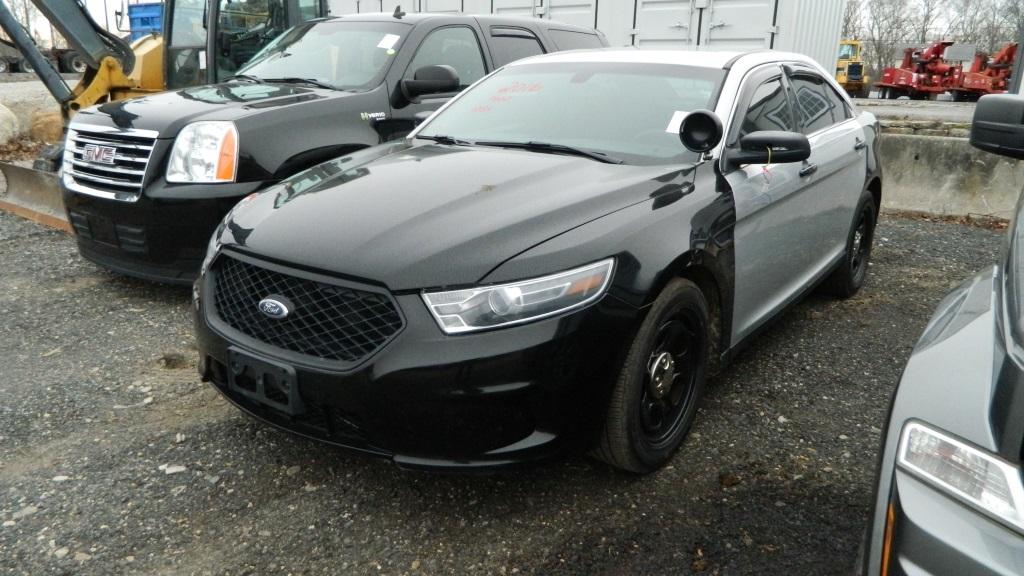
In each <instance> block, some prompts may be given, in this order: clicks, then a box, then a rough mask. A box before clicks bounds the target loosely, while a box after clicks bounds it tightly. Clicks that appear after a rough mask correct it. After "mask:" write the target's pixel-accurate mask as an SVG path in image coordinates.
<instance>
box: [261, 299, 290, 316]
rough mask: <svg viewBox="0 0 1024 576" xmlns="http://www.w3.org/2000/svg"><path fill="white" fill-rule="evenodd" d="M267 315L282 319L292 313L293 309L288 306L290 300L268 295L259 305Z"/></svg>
mask: <svg viewBox="0 0 1024 576" xmlns="http://www.w3.org/2000/svg"><path fill="white" fill-rule="evenodd" d="M257 306H258V307H259V309H260V312H262V313H263V314H264V315H265V316H268V317H270V318H273V319H275V320H280V319H282V318H285V317H287V316H288V314H290V313H291V309H290V308H289V307H288V302H287V301H286V300H284V299H283V298H280V297H277V296H267V297H266V298H264V299H263V300H260V303H259V304H258V305H257Z"/></svg>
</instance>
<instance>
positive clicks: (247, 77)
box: [224, 74, 263, 82]
mask: <svg viewBox="0 0 1024 576" xmlns="http://www.w3.org/2000/svg"><path fill="white" fill-rule="evenodd" d="M228 80H249V81H250V82H263V79H262V78H259V77H257V76H253V75H251V74H235V75H233V76H228V77H227V78H225V79H224V81H225V82H227V81H228Z"/></svg>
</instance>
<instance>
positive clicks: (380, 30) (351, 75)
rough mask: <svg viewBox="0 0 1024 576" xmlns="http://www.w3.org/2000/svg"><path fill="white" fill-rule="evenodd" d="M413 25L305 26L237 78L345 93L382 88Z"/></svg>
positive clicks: (336, 23)
mask: <svg viewBox="0 0 1024 576" xmlns="http://www.w3.org/2000/svg"><path fill="white" fill-rule="evenodd" d="M408 30H409V25H408V24H401V23H396V22H346V21H341V20H336V21H335V20H328V21H325V22H311V23H308V24H300V25H299V26H296V27H294V28H292V29H290V30H288V31H287V32H285V33H284V34H282V35H280V36H278V37H277V38H275V39H274V41H273V42H271V43H270V44H267V46H266V47H264V48H263V49H262V50H260V51H259V52H258V53H256V55H255V56H253V57H252V59H251V60H249V62H248V63H247V64H246V65H245V66H242V67H241V68H240V69H239V70H238V72H237V73H236V75H245V76H252V77H254V78H259V79H269V80H270V81H274V80H273V79H279V78H304V79H309V80H313V81H316V82H319V83H322V84H327V85H330V86H333V87H336V88H340V89H342V90H362V89H369V88H373V87H374V86H376V85H378V84H380V82H381V81H382V80H383V78H384V74H385V73H386V72H387V70H388V66H390V65H391V61H392V60H393V59H394V58H395V55H396V54H397V53H398V49H399V48H400V45H401V43H402V39H403V37H404V35H405V34H406V32H407V31H408Z"/></svg>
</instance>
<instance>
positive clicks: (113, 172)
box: [64, 126, 157, 201]
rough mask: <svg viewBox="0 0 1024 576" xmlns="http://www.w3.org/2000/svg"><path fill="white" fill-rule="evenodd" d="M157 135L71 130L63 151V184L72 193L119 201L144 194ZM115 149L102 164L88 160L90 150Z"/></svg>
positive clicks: (149, 133) (152, 133) (140, 131)
mask: <svg viewBox="0 0 1024 576" xmlns="http://www.w3.org/2000/svg"><path fill="white" fill-rule="evenodd" d="M156 136H157V133H156V132H153V131H149V130H117V131H115V130H105V129H103V128H101V127H97V128H95V129H89V128H82V127H80V126H79V127H76V128H73V129H68V139H67V142H66V143H65V147H64V181H65V184H67V185H68V187H69V188H71V189H72V190H76V191H79V192H83V193H86V194H94V195H99V196H103V197H109V198H115V199H118V200H128V201H131V200H135V199H137V198H138V197H139V195H140V194H141V193H142V186H143V183H144V182H143V181H144V179H145V177H146V166H147V165H148V164H149V159H150V156H151V155H152V154H153V146H154V145H155V144H156ZM96 147H98V148H101V149H108V148H112V149H113V154H107V155H104V158H103V160H102V161H98V160H96V159H87V158H86V149H87V148H96Z"/></svg>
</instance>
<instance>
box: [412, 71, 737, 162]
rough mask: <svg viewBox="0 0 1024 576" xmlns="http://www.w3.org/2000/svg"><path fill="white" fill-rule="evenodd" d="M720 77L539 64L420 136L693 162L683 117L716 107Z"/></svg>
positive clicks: (476, 93)
mask: <svg viewBox="0 0 1024 576" xmlns="http://www.w3.org/2000/svg"><path fill="white" fill-rule="evenodd" d="M724 75H725V73H724V71H723V70H717V69H712V68H700V67H691V66H676V65H669V64H636V63H607V62H601V63H597V62H595V63H578V62H573V63H561V62H560V63H542V62H538V63H536V64H523V65H518V66H510V67H508V68H505V69H503V70H501V71H499V72H497V73H495V74H494V75H493V76H490V77H489V78H486V79H484V80H483V81H481V83H480V84H477V85H476V86H475V87H474V88H472V89H471V90H469V91H468V92H465V93H464V94H463V95H462V96H461V97H459V98H458V99H457V100H456V101H454V102H452V104H451V105H450V106H449V107H448V108H446V109H445V110H444V112H442V113H441V114H439V115H438V116H437V117H436V118H434V119H433V120H432V121H431V122H430V123H429V124H428V125H426V126H425V127H424V128H423V130H422V132H421V133H420V134H419V136H420V137H436V136H450V137H452V138H456V139H458V140H464V141H470V142H478V141H489V142H518V143H523V142H544V143H547V144H556V145H562V146H572V147H575V148H581V149H585V150H591V151H597V152H601V153H604V154H608V155H609V156H612V157H614V158H617V159H621V160H623V161H624V162H626V163H628V164H672V163H680V162H692V161H694V160H696V155H695V154H694V153H692V152H688V151H687V150H686V149H685V148H683V146H682V144H681V143H680V142H679V132H678V130H679V123H680V121H681V120H682V118H683V116H685V114H686V112H689V111H693V110H697V109H700V108H713V107H714V103H715V101H716V100H717V97H718V89H719V85H720V84H721V81H722V78H723V77H724Z"/></svg>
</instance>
